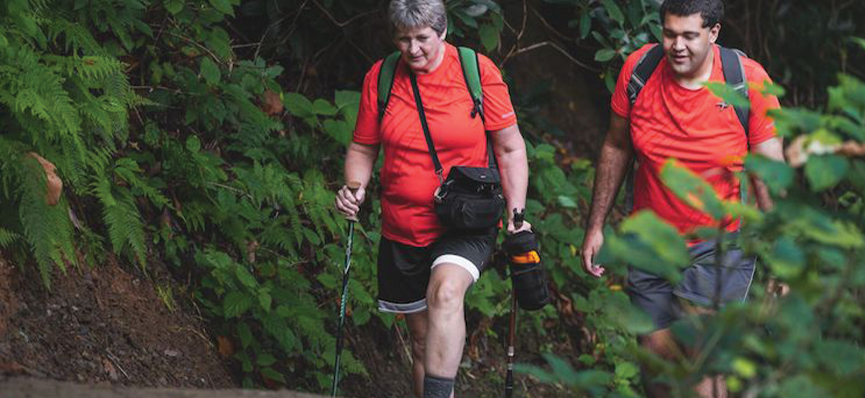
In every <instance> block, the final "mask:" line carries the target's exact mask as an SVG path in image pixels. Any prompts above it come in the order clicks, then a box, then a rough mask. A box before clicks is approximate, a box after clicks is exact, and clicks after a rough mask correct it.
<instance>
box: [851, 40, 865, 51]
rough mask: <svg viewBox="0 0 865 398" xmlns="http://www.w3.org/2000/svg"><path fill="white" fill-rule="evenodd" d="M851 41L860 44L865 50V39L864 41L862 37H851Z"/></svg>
mask: <svg viewBox="0 0 865 398" xmlns="http://www.w3.org/2000/svg"><path fill="white" fill-rule="evenodd" d="M850 41H851V42H853V43H855V44H858V45H859V47H862V49H865V39H863V38H861V37H851V38H850Z"/></svg>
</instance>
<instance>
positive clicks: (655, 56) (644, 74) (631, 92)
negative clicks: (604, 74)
mask: <svg viewBox="0 0 865 398" xmlns="http://www.w3.org/2000/svg"><path fill="white" fill-rule="evenodd" d="M663 57H664V48H663V47H661V45H660V44H655V46H654V47H652V48H651V49H649V51H646V53H645V54H643V56H642V57H640V60H639V61H637V65H636V66H634V71H633V72H632V73H631V78H630V79H629V80H628V99H630V101H631V106H633V105H634V103H635V102H637V96H638V95H640V91H642V90H643V86H645V85H646V82H647V81H649V78H650V77H652V73H654V72H655V69H657V68H658V64H659V63H660V62H661V58H663Z"/></svg>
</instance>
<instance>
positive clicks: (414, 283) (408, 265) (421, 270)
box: [378, 228, 498, 314]
mask: <svg viewBox="0 0 865 398" xmlns="http://www.w3.org/2000/svg"><path fill="white" fill-rule="evenodd" d="M496 235H498V228H490V229H489V231H485V232H481V233H477V234H466V233H452V232H449V233H447V234H445V235H443V236H442V237H441V238H439V240H437V241H436V242H435V243H433V244H431V245H429V246H426V247H415V246H409V245H405V244H402V243H399V242H394V241H392V240H389V239H387V238H385V237H384V236H382V237H381V242H380V243H379V247H378V309H379V310H380V311H384V312H395V313H401V314H411V313H414V312H420V311H423V310H425V309H426V307H427V304H426V290H427V284H428V283H429V278H430V273H431V271H432V269H433V268H434V267H435V266H437V265H439V264H443V263H450V264H456V265H458V266H460V267H462V268H464V269H465V270H466V271H467V272H468V273H469V274H471V276H472V279H473V280H474V282H477V280H478V278H479V277H480V275H481V272H483V270H484V267H485V266H486V265H487V263H488V262H489V258H490V255H492V253H493V249H494V248H495V244H496Z"/></svg>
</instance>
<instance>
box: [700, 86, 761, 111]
mask: <svg viewBox="0 0 865 398" xmlns="http://www.w3.org/2000/svg"><path fill="white" fill-rule="evenodd" d="M706 87H708V88H709V91H711V92H712V94H715V95H716V96H718V97H719V98H720V99H721V100H723V101H724V102H726V103H727V104H728V105H732V106H735V107H740V108H750V107H751V101H750V100H749V99H748V97H745V96H744V95H742V94H740V93H739V92H738V91H736V90H735V89H734V88H733V86H730V85H728V84H727V83H723V82H706Z"/></svg>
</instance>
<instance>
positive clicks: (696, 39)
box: [663, 13, 721, 77]
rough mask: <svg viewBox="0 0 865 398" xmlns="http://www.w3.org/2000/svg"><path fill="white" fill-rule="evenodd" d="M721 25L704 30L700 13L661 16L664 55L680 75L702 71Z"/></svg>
mask: <svg viewBox="0 0 865 398" xmlns="http://www.w3.org/2000/svg"><path fill="white" fill-rule="evenodd" d="M720 30H721V25H720V24H715V26H710V27H705V28H704V27H703V17H702V16H700V14H699V13H696V14H692V15H688V16H687V17H683V16H678V15H673V14H669V13H668V14H667V15H666V17H664V43H663V44H664V54H665V55H666V56H667V61H668V62H669V63H670V66H671V67H672V68H673V72H675V73H676V74H677V75H679V76H683V77H693V76H694V75H696V74H697V73H699V72H701V71H703V70H702V69H701V68H702V67H703V66H704V65H705V64H706V62H708V55H709V51H712V44H713V43H715V40H717V39H718V32H719V31H720Z"/></svg>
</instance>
